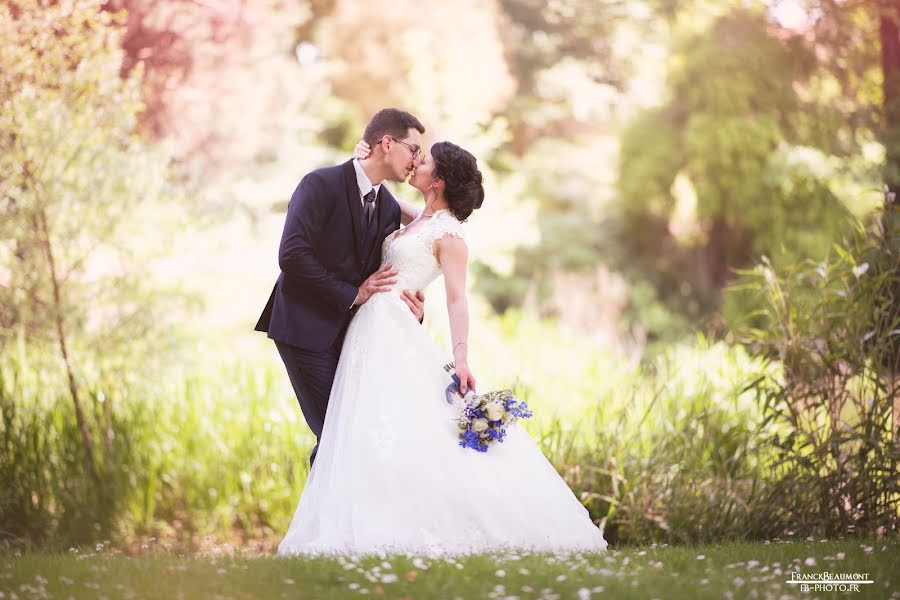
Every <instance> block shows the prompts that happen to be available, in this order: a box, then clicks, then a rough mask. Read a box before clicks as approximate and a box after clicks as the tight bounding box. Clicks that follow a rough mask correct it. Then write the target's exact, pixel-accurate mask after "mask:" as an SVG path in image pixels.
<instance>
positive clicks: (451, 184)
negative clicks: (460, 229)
mask: <svg viewBox="0 0 900 600" xmlns="http://www.w3.org/2000/svg"><path fill="white" fill-rule="evenodd" d="M431 157H432V158H433V159H434V173H433V176H434V177H436V178H440V179H443V180H444V199H445V200H446V201H447V206H448V207H449V208H450V212H451V213H453V216H454V217H456V218H457V219H459V220H460V221H465V220H466V219H467V218H469V215H471V214H472V211H473V210H475V209H476V208H481V203H482V202H484V186H483V185H482V183H483V181H484V178H483V177H482V176H481V171H479V170H478V163H477V161H476V160H475V157H474V156H472V154H471V153H469V152H468V151H466V150H463V149H462V148H460V147H459V146H457V145H456V144H453V143H450V142H438V143H436V144H434V145H433V146H432V147H431Z"/></svg>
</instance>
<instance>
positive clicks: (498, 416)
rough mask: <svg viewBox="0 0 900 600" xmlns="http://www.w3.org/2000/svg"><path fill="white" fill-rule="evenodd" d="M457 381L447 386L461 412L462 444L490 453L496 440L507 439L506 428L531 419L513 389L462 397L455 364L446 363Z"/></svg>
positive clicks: (449, 401)
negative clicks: (489, 450)
mask: <svg viewBox="0 0 900 600" xmlns="http://www.w3.org/2000/svg"><path fill="white" fill-rule="evenodd" d="M444 370H445V371H447V372H448V373H450V377H452V378H453V383H451V384H450V385H449V386H447V393H446V394H447V402H448V403H449V404H454V399H459V400H461V401H459V402H456V404H457V405H458V409H459V412H458V414H457V417H456V422H457V425H458V427H459V445H460V446H462V447H463V448H471V449H472V450H477V451H479V452H487V451H488V448H489V447H490V446H492V445H493V444H494V443H496V442H501V443H502V442H503V439H504V438H505V437H506V429H507V427H509V426H510V425H514V424H515V423H516V421H517V420H519V419H528V418H530V417H531V416H532V412H531V411H530V410H528V405H527V404H525V403H524V402H518V401H517V400H516V397H515V396H513V393H512V390H500V391H495V392H488V393H486V394H475V393H473V392H472V391H471V390H469V391H468V392H467V393H466V396H465V397H464V398H462V399H460V398H459V377H457V375H456V371H455V369H454V366H453V363H450V364H447V365H444Z"/></svg>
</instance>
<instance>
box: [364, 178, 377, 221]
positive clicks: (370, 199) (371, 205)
mask: <svg viewBox="0 0 900 600" xmlns="http://www.w3.org/2000/svg"><path fill="white" fill-rule="evenodd" d="M363 208H364V210H365V213H366V225H367V226H369V227H371V226H372V219H373V217H374V216H375V188H372V189H371V190H369V193H368V194H366V195H365V196H363Z"/></svg>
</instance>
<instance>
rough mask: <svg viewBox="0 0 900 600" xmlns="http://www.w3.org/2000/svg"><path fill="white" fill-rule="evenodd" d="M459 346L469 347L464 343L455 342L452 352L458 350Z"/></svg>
mask: <svg viewBox="0 0 900 600" xmlns="http://www.w3.org/2000/svg"><path fill="white" fill-rule="evenodd" d="M460 346H465V347H466V348H468V347H469V345H468V344H467V343H465V342H457V344H456V345H455V346H453V352H456V349H457V348H459V347H460Z"/></svg>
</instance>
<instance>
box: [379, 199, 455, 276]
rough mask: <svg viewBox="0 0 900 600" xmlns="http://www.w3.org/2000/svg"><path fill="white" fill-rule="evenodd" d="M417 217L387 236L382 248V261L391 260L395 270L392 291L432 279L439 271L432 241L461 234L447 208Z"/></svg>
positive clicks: (382, 262)
mask: <svg viewBox="0 0 900 600" xmlns="http://www.w3.org/2000/svg"><path fill="white" fill-rule="evenodd" d="M420 219H421V216H420V217H417V218H416V220H415V221H413V222H412V223H410V224H409V225H407V226H406V227H405V228H403V229H398V230H397V231H395V232H394V233H392V234H391V235H389V236H388V237H387V238H385V240H384V244H383V245H382V247H381V264H382V265H384V264H385V263H387V262H390V263H392V264H393V267H394V269H395V270H396V271H397V283H396V285H394V287H393V291H394V292H397V293H401V292H402V290H421V289H423V288H425V287H426V286H427V285H428V284H429V283H431V282H432V281H434V280H435V278H437V276H438V275H439V274H440V273H441V266H440V265H439V264H438V261H437V259H436V258H435V256H434V243H435V242H436V241H437V240H439V239H442V238H444V237H446V236H448V235H452V236H455V237H459V238H462V237H463V229H462V224H461V223H460V222H459V220H458V219H457V218H456V217H454V216H453V213H451V212H450V211H449V210H448V209H446V208H444V209H441V210H437V211H435V213H434V215H433V216H432V217H431V218H430V219H428V220H427V221H423V222H421V223H420V222H419V220H420Z"/></svg>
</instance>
